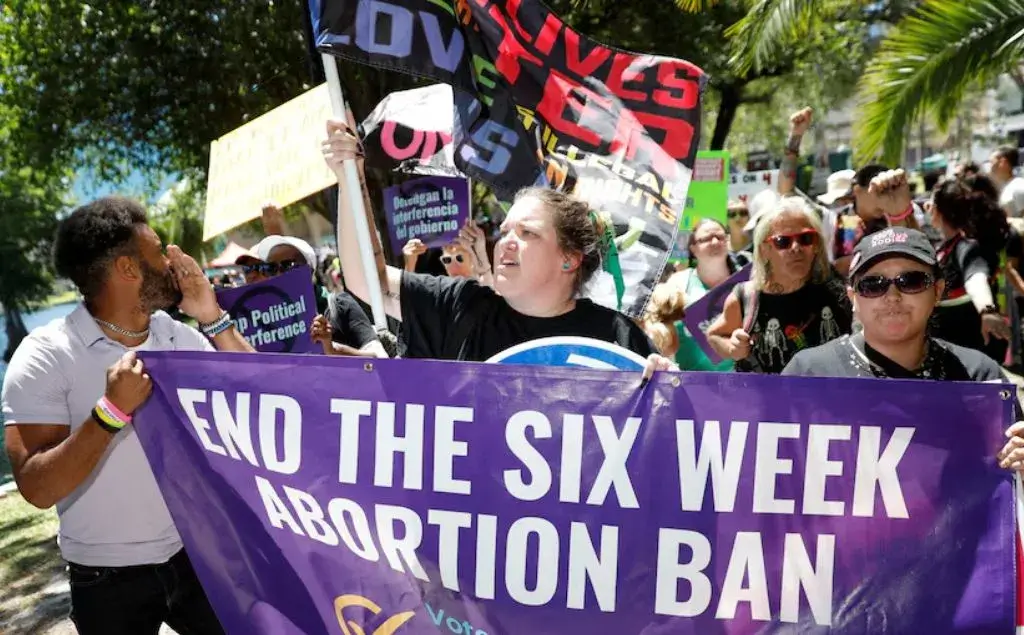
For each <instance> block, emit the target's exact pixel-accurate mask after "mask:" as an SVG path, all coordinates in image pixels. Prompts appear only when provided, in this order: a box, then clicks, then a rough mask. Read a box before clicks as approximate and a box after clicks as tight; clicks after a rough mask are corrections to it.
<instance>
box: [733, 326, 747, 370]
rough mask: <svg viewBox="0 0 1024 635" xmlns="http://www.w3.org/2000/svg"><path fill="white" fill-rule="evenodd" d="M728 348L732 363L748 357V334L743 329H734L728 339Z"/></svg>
mask: <svg viewBox="0 0 1024 635" xmlns="http://www.w3.org/2000/svg"><path fill="white" fill-rule="evenodd" d="M729 346H730V352H729V357H730V358H731V359H733V360H734V361H737V362H738V361H740V360H741V359H746V358H748V357H750V334H749V333H747V332H746V331H744V330H743V329H736V330H735V331H733V332H732V337H730V338H729Z"/></svg>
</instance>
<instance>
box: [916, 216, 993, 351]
mask: <svg viewBox="0 0 1024 635" xmlns="http://www.w3.org/2000/svg"><path fill="white" fill-rule="evenodd" d="M937 255H938V259H939V268H940V269H941V271H942V279H943V280H944V281H945V283H946V288H945V290H944V291H943V292H942V300H943V301H944V302H948V301H950V300H958V299H959V300H961V302H960V303H958V304H952V305H950V304H947V305H945V306H943V305H940V306H938V307H937V308H936V309H935V313H933V314H932V323H931V332H932V335H934V336H935V337H937V338H939V339H941V340H946V341H948V342H951V343H953V344H957V345H959V346H966V347H967V348H973V349H975V350H979V351H980V350H985V341H984V338H983V337H982V334H981V316H980V315H979V314H978V310H977V309H975V308H974V304H973V303H972V302H970V301H968V299H967V289H966V288H965V286H964V285H965V283H966V282H967V280H968V279H969V278H971V276H973V275H975V274H978V273H980V274H984V275H985V277H987V278H989V279H992V276H993V274H994V273H995V271H996V268H997V267H998V264H999V263H998V260H997V259H996V258H995V257H993V256H991V255H986V254H985V253H984V251H982V249H981V246H980V245H979V244H978V243H977V242H975V241H973V240H970V239H969V238H963V237H962V236H954V237H953V238H950V239H949V240H947V241H946V242H944V243H942V245H940V246H939V248H938V250H937ZM993 260H995V262H993ZM992 294H993V296H992V297H997V290H996V289H995V288H993V289H992Z"/></svg>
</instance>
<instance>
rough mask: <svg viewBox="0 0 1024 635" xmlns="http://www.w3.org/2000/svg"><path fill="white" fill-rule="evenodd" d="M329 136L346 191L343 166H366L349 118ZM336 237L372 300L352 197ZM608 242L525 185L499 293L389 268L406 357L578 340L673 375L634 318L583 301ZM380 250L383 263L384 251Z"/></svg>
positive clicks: (347, 268)
mask: <svg viewBox="0 0 1024 635" xmlns="http://www.w3.org/2000/svg"><path fill="white" fill-rule="evenodd" d="M327 130H328V140H327V141H326V142H324V144H323V152H324V158H325V160H326V161H327V164H328V166H329V167H330V168H331V169H332V170H333V171H334V172H335V174H336V175H338V181H339V183H341V184H344V180H345V179H344V169H343V165H344V161H345V160H347V159H357V160H360V161H361V160H362V152H361V149H360V147H359V140H358V138H357V136H356V134H355V132H354V131H353V129H352V128H351V127H350V126H348V125H346V124H345V122H343V121H337V120H334V121H330V122H328V125H327ZM364 187H365V186H364ZM338 234H339V239H338V247H339V253H340V254H341V258H342V270H343V271H344V272H345V277H346V285H347V286H348V287H349V289H350V290H351V291H352V293H354V294H356V295H357V296H359V297H362V298H364V299H366V298H368V297H369V292H368V289H367V288H366V283H365V282H364V277H363V262H362V261H361V260H360V257H359V249H358V244H357V239H356V230H355V218H354V214H353V211H352V208H351V206H350V204H349V202H348V197H346V196H339V212H338ZM604 236H605V234H604V232H603V231H602V228H601V227H600V226H599V219H598V218H597V216H596V215H595V214H594V213H593V212H592V211H591V210H590V208H589V207H588V206H587V205H586V204H585V203H583V202H581V201H579V200H576V199H574V198H572V197H571V196H568V195H566V194H562V193H560V192H556V191H554V190H548V189H543V188H528V189H525V190H523V191H521V192H520V193H519V194H518V195H517V196H516V201H515V204H514V205H513V206H512V208H511V209H510V210H509V212H508V215H507V217H506V219H505V222H504V223H502V226H501V238H500V239H499V240H498V243H497V245H496V246H495V250H494V265H493V266H494V271H493V277H494V289H493V290H492V289H490V288H487V287H484V286H481V285H480V284H479V283H477V282H476V281H474V280H469V279H465V278H451V277H437V276H430V275H422V274H416V273H411V272H408V271H405V272H403V271H402V270H401V269H398V268H396V267H391V266H388V267H386V269H385V272H386V273H385V276H386V279H384V280H382V281H381V283H382V292H383V295H384V308H385V311H386V312H387V313H388V315H391V316H393V317H395V318H397V319H400V320H401V321H402V335H401V342H400V352H401V355H402V356H403V357H409V358H433V359H449V360H464V361H485V360H487V359H489V358H490V357H492V356H493V355H495V354H497V353H500V352H502V351H504V350H506V349H508V348H510V347H512V346H515V345H517V344H521V343H523V342H527V341H531V340H535V339H539V338H544V337H553V336H578V337H588V338H593V339H597V340H602V341H605V342H611V343H613V344H618V345H619V346H622V347H624V348H627V349H629V350H630V351H632V352H634V353H637V354H639V355H641V356H643V357H645V358H648V365H647V371H648V372H650V371H653V370H668V369H673V368H674V365H673V364H672V363H671V362H670V361H669V360H667V359H665V358H664V357H661V356H659V355H657V354H656V353H655V348H654V346H653V345H652V344H651V342H650V340H649V339H648V338H647V336H646V335H645V334H644V332H643V331H642V330H641V329H640V328H639V327H638V326H637V325H636V324H635V323H634V322H633V321H632V320H630V319H629V318H628V317H626V316H625V315H623V314H621V313H618V312H617V311H614V310H612V309H609V308H605V307H603V306H599V305H597V304H594V303H593V302H591V301H590V300H587V299H585V298H582V297H580V295H581V292H582V290H583V288H584V285H586V283H587V282H588V281H590V279H591V277H592V276H593V275H594V273H595V272H596V271H597V270H598V269H599V268H600V266H601V258H602V253H603V245H604ZM374 251H375V255H376V257H377V258H378V259H382V258H383V256H382V255H381V253H380V248H379V246H376V245H375V247H374ZM378 268H379V266H378Z"/></svg>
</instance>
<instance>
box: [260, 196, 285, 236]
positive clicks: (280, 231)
mask: <svg viewBox="0 0 1024 635" xmlns="http://www.w3.org/2000/svg"><path fill="white" fill-rule="evenodd" d="M261 212H262V221H263V233H264V234H265V235H267V236H284V235H286V234H287V233H288V232H286V231H285V227H284V212H282V211H281V208H280V207H278V206H277V205H274V204H273V203H264V204H263V208H262V210H261Z"/></svg>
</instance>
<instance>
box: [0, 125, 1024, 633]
mask: <svg viewBox="0 0 1024 635" xmlns="http://www.w3.org/2000/svg"><path fill="white" fill-rule="evenodd" d="M811 119H812V113H811V112H810V110H809V109H805V110H803V111H801V112H799V113H797V114H795V115H794V116H793V118H792V119H791V123H792V130H791V132H792V134H791V137H790V140H789V143H788V144H787V147H786V149H785V160H784V161H783V164H782V167H781V168H780V183H779V188H778V191H777V192H776V191H766V192H763V193H761V194H759V195H757V196H755V197H753V198H752V199H751V200H750V201H749V203H741V202H733V203H730V205H729V206H728V209H727V210H726V223H725V224H724V225H723V224H722V223H720V222H718V221H716V220H704V221H701V222H700V223H698V224H697V225H696V227H695V228H694V229H693V232H692V234H691V235H690V236H689V242H688V251H689V263H688V264H689V266H688V267H687V268H685V269H684V270H682V271H678V272H675V273H673V274H672V275H670V276H669V277H668V278H667V279H666V280H665V282H663V283H662V284H660V285H659V286H658V287H657V288H655V289H654V292H653V295H652V298H651V301H650V305H649V306H650V308H649V310H648V313H647V315H645V316H644V317H643V318H642V319H639V320H633V319H631V318H629V317H627V316H625V315H623V314H621V313H619V312H617V311H615V310H612V309H609V308H605V307H603V306H600V305H597V304H595V303H593V302H591V301H590V300H588V299H586V298H585V297H584V291H585V290H586V287H587V284H588V283H589V282H590V281H591V280H592V278H593V277H594V276H595V274H596V273H597V272H598V271H599V270H600V269H601V266H602V255H603V253H604V250H605V248H606V245H605V244H604V241H605V239H606V238H605V237H606V232H605V230H604V228H603V226H602V220H601V217H600V216H598V215H596V214H594V213H593V212H592V210H591V209H590V208H589V207H588V205H586V204H585V203H583V202H581V201H579V200H577V199H575V198H573V197H572V196H569V195H566V194H564V193H560V192H557V191H554V190H551V189H544V188H528V189H525V190H523V191H521V192H520V193H519V194H518V196H517V197H516V199H515V201H514V204H513V205H512V207H511V208H510V209H509V210H508V213H507V215H506V217H505V218H504V220H503V222H502V223H501V225H500V228H499V229H498V236H497V240H496V242H495V243H494V246H493V253H491V250H489V249H488V241H487V236H486V235H485V232H484V231H483V230H482V229H481V228H480V227H478V226H477V225H476V223H474V222H473V221H472V220H470V221H469V222H468V223H467V224H466V225H465V227H463V228H462V230H461V231H460V233H459V235H458V238H457V239H456V240H455V241H454V242H453V243H452V244H450V245H448V246H445V247H444V248H443V249H442V250H441V252H440V262H441V264H442V265H443V268H444V271H445V273H446V275H443V276H442V275H433V274H430V273H424V272H422V270H421V269H422V262H423V261H422V259H423V257H424V254H425V253H426V252H427V249H426V247H425V246H424V245H423V244H422V243H421V242H419V241H417V240H412V241H410V242H409V243H408V244H406V245H405V248H404V250H403V254H402V256H403V259H404V262H403V265H404V266H403V267H394V266H390V265H388V264H387V263H386V262H384V256H383V251H382V249H381V247H380V244H379V239H378V238H377V237H376V236H373V237H372V243H373V253H374V256H375V258H376V259H377V262H376V263H375V264H376V268H377V270H378V273H379V275H380V282H381V292H382V297H383V305H384V309H385V311H386V313H387V315H388V316H389V327H388V328H386V329H385V328H375V327H374V325H373V322H372V321H371V320H370V319H369V317H368V316H369V307H368V306H367V304H366V303H367V302H368V301H369V300H370V295H371V294H370V289H369V288H368V287H367V282H366V278H365V277H364V271H363V267H364V263H363V261H362V260H361V258H360V256H359V253H360V250H359V246H358V244H357V242H356V235H357V233H356V227H355V217H354V212H353V210H352V209H351V205H350V197H349V196H348V195H350V194H352V193H346V192H342V195H341V196H340V197H339V200H340V205H339V210H338V237H339V241H338V251H337V255H336V256H335V255H334V254H322V255H320V256H319V257H318V255H317V253H316V252H315V250H314V249H313V248H312V247H311V246H310V245H309V244H308V243H307V242H306V241H304V240H301V239H299V238H295V237H291V236H287V235H284V232H283V231H279V230H277V228H276V227H275V226H274V223H269V224H266V225H267V230H268V231H267V235H266V236H265V237H264V238H263V239H262V240H261V241H260V242H259V243H258V244H257V245H256V246H255V247H254V248H253V249H251V250H250V251H249V252H247V253H246V254H244V255H242V256H240V257H239V258H238V260H237V262H236V266H237V270H236V273H235V274H220V275H219V276H215V277H214V278H212V279H210V278H208V277H207V275H206V274H204V272H203V271H202V269H201V268H200V266H199V265H198V264H197V263H196V261H195V260H193V259H192V258H190V257H189V256H187V255H186V254H184V253H182V252H181V250H180V249H178V248H177V247H174V246H168V247H166V249H164V247H163V245H161V244H160V240H159V238H158V237H157V236H156V234H155V233H154V232H153V230H152V229H150V227H149V224H148V220H147V217H146V212H145V210H144V209H143V208H142V207H141V206H140V205H139V204H137V203H135V202H133V201H131V200H128V199H124V198H118V197H108V198H103V199H100V200H97V201H95V202H93V203H90V204H88V205H85V206H83V207H81V208H79V209H77V210H75V211H74V212H73V213H72V214H70V215H69V216H68V217H67V218H66V219H65V220H64V221H63V222H62V224H61V229H60V233H59V235H58V237H57V241H56V247H55V261H56V264H57V269H58V272H59V273H60V274H61V275H63V276H65V277H67V278H69V279H71V280H72V281H73V282H74V283H75V284H76V285H77V287H78V288H79V290H80V291H81V293H82V296H83V298H84V301H83V303H82V305H81V306H79V307H78V308H77V309H76V310H75V311H74V312H73V313H72V314H71V315H69V316H68V317H67V318H65V319H62V320H58V321H55V322H53V323H51V324H50V325H48V326H46V327H44V328H41V329H38V330H37V331H34V332H33V333H32V334H31V335H30V336H29V337H28V338H27V339H26V340H25V341H24V342H23V343H22V345H21V346H20V347H19V349H18V351H17V353H16V354H15V356H14V358H13V359H12V361H11V364H10V367H9V369H8V372H7V375H6V378H5V382H4V388H3V415H4V418H5V447H6V450H7V453H8V455H9V457H10V460H11V465H12V468H13V472H14V475H15V478H16V480H17V483H18V487H19V489H20V490H21V492H22V494H23V496H24V497H25V498H26V499H27V500H28V501H29V502H30V503H32V504H33V505H36V506H37V507H41V508H46V507H50V506H54V505H56V506H57V510H58V513H59V516H60V547H61V552H62V555H63V557H64V558H65V560H67V562H68V563H69V565H68V567H69V568H68V570H69V576H70V579H71V593H72V618H73V620H74V622H75V624H76V626H77V628H78V629H79V632H81V633H84V634H91V633H103V634H117V633H155V632H156V628H158V626H159V625H160V624H161V623H167V624H169V625H170V626H172V627H173V628H175V629H176V630H178V631H179V632H181V633H202V634H206V633H220V632H222V631H221V627H220V625H219V624H218V623H217V620H216V618H215V616H214V615H213V612H212V610H211V609H210V605H209V602H208V601H207V599H206V597H205V595H204V593H203V590H202V588H201V587H200V585H199V583H198V580H197V579H196V576H195V573H194V571H193V570H192V567H191V565H190V563H189V560H188V557H187V555H186V554H185V552H184V550H183V548H182V543H181V539H180V537H179V536H178V533H177V531H176V529H175V527H174V523H173V520H172V518H171V517H170V514H169V513H168V511H167V508H166V506H165V504H164V503H163V499H162V497H161V495H160V492H159V489H158V488H157V485H156V481H155V479H154V477H153V474H152V471H151V470H150V468H149V466H148V464H147V463H146V458H145V456H144V455H143V452H142V449H141V446H140V444H139V441H138V439H137V437H136V436H135V435H134V432H133V431H132V428H131V421H132V417H133V415H134V413H135V411H136V410H137V409H138V408H139V407H140V406H141V404H142V403H144V401H145V400H146V399H147V397H148V396H149V394H150V392H151V390H152V382H151V380H150V378H149V376H148V375H147V373H146V369H145V368H144V366H143V364H142V362H141V361H140V360H139V359H138V358H137V357H136V354H137V353H138V352H139V351H144V350H200V351H212V350H221V351H244V352H252V351H253V349H252V347H251V346H250V345H249V343H248V342H247V341H246V340H245V339H244V338H243V337H241V335H240V334H239V333H238V331H237V330H236V329H235V327H234V325H233V323H232V321H231V320H230V319H229V316H228V314H227V313H226V312H225V311H224V310H223V309H222V308H221V307H220V306H219V304H218V300H217V296H216V294H215V292H214V286H236V285H240V284H252V283H255V282H259V281H260V280H264V279H267V278H270V277H273V276H276V275H280V274H283V273H285V272H287V271H290V270H292V269H294V268H296V267H299V266H308V267H309V268H310V269H311V270H312V272H313V276H314V288H315V294H316V299H317V313H318V315H317V317H316V318H315V320H314V321H313V324H311V325H310V336H311V337H312V338H313V340H314V341H316V342H318V343H320V344H321V346H322V348H323V352H324V353H326V354H330V355H350V356H363V357H374V358H383V357H396V356H400V357H406V358H432V359H445V360H460V361H476V362H479V361H485V360H487V359H489V358H491V357H492V356H493V355H495V354H497V353H499V352H501V351H504V350H506V349H508V348H510V347H512V346H515V345H517V344H521V343H523V342H527V341H530V340H534V339H538V338H543V337H549V336H582V337H589V338H594V339H598V340H602V341H605V342H610V343H613V344H617V345H619V346H622V347H624V348H626V349H628V350H630V351H632V352H633V353H636V354H638V355H640V356H642V357H643V358H645V359H647V360H648V364H647V368H646V370H645V371H644V372H645V375H647V376H649V375H650V374H651V373H653V372H655V371H676V370H680V369H681V370H684V371H715V372H753V373H771V374H783V375H818V376H833V377H876V378H886V377H894V378H918V379H928V380H944V381H953V380H961V381H964V380H973V381H992V380H1000V379H1001V378H1002V373H1001V369H1000V363H1002V362H1003V361H1004V359H1005V355H1006V349H1007V346H1006V342H1007V340H1008V339H1009V338H1010V335H1011V329H1010V328H1009V325H1008V323H1007V320H1006V319H1005V317H1004V315H1003V313H1002V309H1001V308H1000V307H999V305H998V304H997V299H998V298H999V297H1000V288H999V287H997V286H996V278H997V276H998V275H999V274H1000V273H1001V272H1002V271H1003V269H1004V268H1005V267H1006V266H1007V264H1009V265H1010V266H1012V267H1013V268H1014V272H1013V275H1011V276H1010V278H1011V281H1012V282H1014V284H1015V285H1016V288H1017V289H1018V290H1020V291H1021V292H1022V295H1024V283H1021V279H1022V278H1021V276H1020V273H1021V272H1020V271H1019V270H1017V269H1016V268H1017V267H1020V266H1021V252H1022V251H1024V249H1022V247H1021V244H1020V240H1021V239H1020V234H1019V233H1017V232H1016V231H1015V230H1014V227H1013V222H1012V221H1013V219H1015V218H1020V217H1021V216H1022V214H1024V180H1022V179H1021V178H1019V177H1016V178H1015V177H1014V173H1013V168H1014V167H1015V166H1016V165H1018V163H1019V157H1018V155H1017V152H1016V150H1015V149H1012V148H1005V149H1000V150H999V151H997V152H996V153H994V154H993V156H992V161H991V164H992V167H991V170H990V178H989V177H986V176H984V175H981V174H979V173H978V171H977V169H976V168H972V167H971V166H965V167H964V169H963V170H962V172H961V173H960V174H958V175H955V176H951V177H949V178H947V179H942V180H939V181H937V182H933V183H930V184H929V187H928V192H927V195H926V196H925V197H924V198H923V199H920V200H919V201H916V202H915V201H914V200H913V198H912V196H911V191H910V187H909V184H908V182H907V175H906V174H905V173H904V172H903V171H902V170H890V169H888V168H887V167H885V166H880V165H869V166H864V167H862V168H860V169H859V170H856V171H852V170H851V171H843V172H840V173H836V174H834V175H832V177H830V178H829V180H828V191H827V192H826V193H825V194H823V195H822V196H821V197H819V198H818V201H817V203H818V204H810V203H808V201H807V200H806V199H805V198H804V197H802V196H801V195H800V194H799V193H797V192H795V170H796V159H797V157H798V156H799V148H800V141H801V139H802V137H803V135H804V134H805V133H806V131H807V130H808V128H809V126H810V125H811ZM323 151H324V157H325V160H326V162H327V164H328V166H329V167H330V168H331V169H332V170H333V171H334V172H335V174H336V175H337V177H338V182H339V184H341V185H342V186H343V187H344V184H345V183H346V179H345V177H344V170H343V165H344V162H345V161H348V160H354V161H356V162H357V164H358V165H359V169H360V170H362V154H361V152H362V150H361V144H360V142H359V139H358V136H357V134H356V132H355V130H354V127H352V126H351V125H349V124H348V123H346V122H342V121H331V122H330V123H329V124H328V138H327V140H326V141H325V143H324V145H323ZM363 183H364V184H365V179H363ZM362 197H363V200H364V202H366V203H367V213H368V214H372V208H371V207H370V205H369V204H368V203H369V201H370V196H369V193H368V192H366V191H365V185H364V192H362ZM265 214H267V212H266V211H265ZM275 214H276V212H270V213H269V215H270V216H271V217H273V216H275ZM1008 219H1009V220H1008ZM371 226H373V225H372V223H371ZM747 265H749V266H750V268H751V274H750V279H749V281H748V282H745V283H742V284H739V285H737V286H736V287H735V288H734V289H733V290H732V292H731V293H730V294H729V296H728V298H727V299H726V301H725V305H724V310H723V312H722V314H721V315H720V316H717V317H716V318H715V319H714V320H713V321H712V322H711V323H710V324H708V325H706V326H707V337H708V341H709V342H710V345H711V347H712V348H713V350H714V351H715V352H717V353H718V354H719V355H720V356H721V358H722V360H721V361H717V362H716V361H712V359H710V357H709V355H708V354H707V353H706V352H705V351H704V350H703V349H701V347H700V346H698V344H697V343H696V342H695V338H694V333H691V332H690V331H689V330H688V328H687V327H686V326H685V325H684V324H683V319H684V316H685V312H686V306H687V305H689V304H691V303H692V302H695V301H697V300H699V299H700V298H701V297H703V296H704V295H706V294H707V293H708V292H709V291H711V290H712V289H714V288H715V287H717V286H718V285H721V284H722V283H723V282H725V281H726V280H727V279H728V278H730V276H732V275H733V274H734V273H735V272H737V271H738V270H739V269H741V268H742V267H744V266H747ZM172 307H177V308H179V309H180V311H181V312H182V313H184V314H185V315H187V316H190V317H191V318H193V319H194V320H195V321H196V323H197V324H198V327H197V328H192V327H190V326H187V325H186V324H184V323H182V322H180V321H176V320H174V319H172V318H170V317H169V316H168V315H167V314H166V313H165V312H164V310H165V309H168V308H172ZM1018 418H1019V417H1018ZM1021 435H1022V430H1021V426H1019V425H1015V426H1013V427H1012V428H1010V430H1009V431H1008V437H1009V439H1010V440H1009V441H1008V442H1007V443H1006V445H1005V446H1004V447H1003V448H993V449H992V451H993V453H994V454H997V457H998V461H999V463H1000V465H1001V466H1002V467H1004V468H1008V469H1021V468H1022V467H1024V436H1021Z"/></svg>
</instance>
